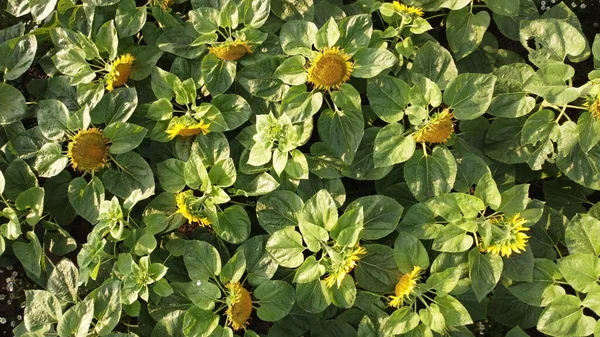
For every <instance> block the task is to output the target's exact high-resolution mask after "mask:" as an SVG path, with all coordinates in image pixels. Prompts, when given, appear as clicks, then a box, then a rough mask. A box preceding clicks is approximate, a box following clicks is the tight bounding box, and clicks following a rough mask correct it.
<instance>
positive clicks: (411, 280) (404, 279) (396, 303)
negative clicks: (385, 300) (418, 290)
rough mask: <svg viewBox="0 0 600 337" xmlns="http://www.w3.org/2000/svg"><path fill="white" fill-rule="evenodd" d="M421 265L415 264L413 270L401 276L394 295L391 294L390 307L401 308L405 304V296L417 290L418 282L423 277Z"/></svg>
mask: <svg viewBox="0 0 600 337" xmlns="http://www.w3.org/2000/svg"><path fill="white" fill-rule="evenodd" d="M421 273H422V270H421V267H419V266H414V268H413V270H412V271H411V272H409V273H406V274H404V275H402V276H400V279H399V280H398V283H396V288H395V289H394V296H389V299H390V307H394V308H399V307H401V306H402V305H403V304H404V298H405V297H406V298H408V296H409V295H410V294H411V293H412V292H413V291H414V290H415V287H416V286H417V282H418V281H419V279H420V278H421Z"/></svg>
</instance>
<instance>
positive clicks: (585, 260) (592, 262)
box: [558, 253, 600, 293]
mask: <svg viewBox="0 0 600 337" xmlns="http://www.w3.org/2000/svg"><path fill="white" fill-rule="evenodd" d="M558 268H560V272H561V273H562V274H563V276H564V277H565V280H567V282H569V285H570V286H571V287H573V289H575V290H576V291H579V292H583V293H587V292H589V291H591V290H593V289H594V288H596V287H597V286H598V277H600V258H598V257H597V256H596V255H595V254H584V253H574V254H571V255H568V256H565V257H563V258H561V259H559V260H558Z"/></svg>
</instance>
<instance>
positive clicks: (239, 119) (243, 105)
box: [204, 94, 252, 151]
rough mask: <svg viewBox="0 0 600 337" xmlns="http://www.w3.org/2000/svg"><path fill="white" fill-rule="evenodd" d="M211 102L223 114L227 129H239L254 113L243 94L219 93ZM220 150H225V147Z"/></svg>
mask: <svg viewBox="0 0 600 337" xmlns="http://www.w3.org/2000/svg"><path fill="white" fill-rule="evenodd" d="M210 103H211V104H212V105H213V106H215V107H216V108H217V109H219V111H220V112H221V115H223V118H224V119H225V124H226V126H227V127H226V129H225V131H229V130H234V129H237V128H238V127H240V126H241V125H242V124H244V123H245V122H246V121H247V120H248V119H249V118H250V115H251V113H252V108H251V107H250V104H248V102H247V101H246V100H245V99H244V98H243V97H242V96H238V95H231V94H223V95H219V96H218V97H214V98H213V99H212V100H211V101H210ZM204 138H206V137H204ZM227 146H228V145H227ZM220 150H221V151H224V150H225V149H220Z"/></svg>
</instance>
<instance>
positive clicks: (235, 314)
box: [225, 282, 252, 330]
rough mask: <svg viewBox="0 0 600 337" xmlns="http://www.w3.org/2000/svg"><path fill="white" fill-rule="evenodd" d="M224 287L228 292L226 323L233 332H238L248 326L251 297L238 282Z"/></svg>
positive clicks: (250, 312)
mask: <svg viewBox="0 0 600 337" xmlns="http://www.w3.org/2000/svg"><path fill="white" fill-rule="evenodd" d="M225 287H226V288H227V289H228V290H229V296H228V297H227V311H226V313H227V322H228V324H229V326H230V327H231V328H232V329H233V330H240V329H243V328H245V327H246V326H247V325H248V319H249V318H250V315H251V314H252V297H251V296H250V292H248V290H246V288H244V287H242V286H241V285H240V283H239V282H234V283H231V282H229V283H227V285H225Z"/></svg>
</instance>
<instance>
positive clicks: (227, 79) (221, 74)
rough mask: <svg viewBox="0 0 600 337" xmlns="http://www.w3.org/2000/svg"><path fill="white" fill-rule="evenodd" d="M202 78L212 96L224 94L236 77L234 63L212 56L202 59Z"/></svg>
mask: <svg viewBox="0 0 600 337" xmlns="http://www.w3.org/2000/svg"><path fill="white" fill-rule="evenodd" d="M201 70H202V78H203V79H204V82H205V84H206V88H207V89H208V91H209V92H210V94H211V95H212V96H217V95H220V94H222V93H224V92H225V91H226V90H227V89H229V87H230V86H231V85H232V84H233V80H234V79H235V75H236V62H232V61H223V60H221V59H219V58H218V57H217V56H215V55H214V54H208V55H206V56H205V57H204V58H203V59H202V67H201Z"/></svg>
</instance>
